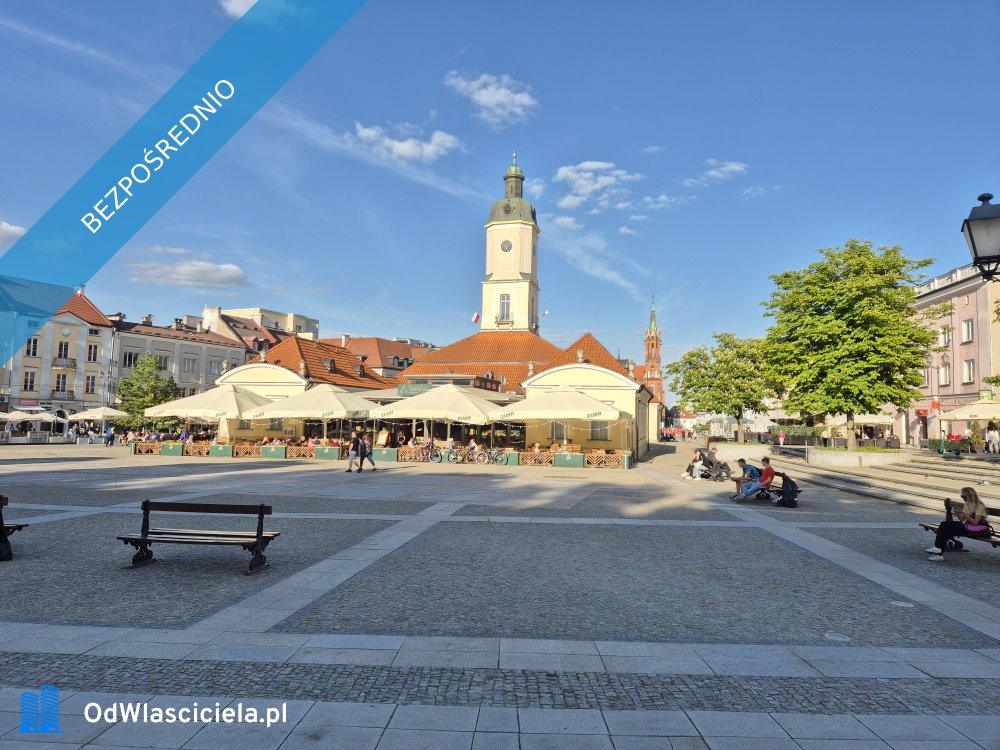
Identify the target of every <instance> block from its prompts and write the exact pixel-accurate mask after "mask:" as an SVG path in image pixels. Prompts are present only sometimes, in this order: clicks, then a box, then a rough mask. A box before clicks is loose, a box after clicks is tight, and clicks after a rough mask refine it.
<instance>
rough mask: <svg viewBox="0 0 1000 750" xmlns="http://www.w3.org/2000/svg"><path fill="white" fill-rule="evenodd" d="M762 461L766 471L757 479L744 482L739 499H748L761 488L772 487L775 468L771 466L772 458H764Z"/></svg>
mask: <svg viewBox="0 0 1000 750" xmlns="http://www.w3.org/2000/svg"><path fill="white" fill-rule="evenodd" d="M760 462H761V463H762V464H764V471H762V472H761V474H760V476H759V477H757V478H756V479H751V480H750V481H749V482H745V483H744V484H743V488H742V490H740V492H739V498H738V499H740V500H746V499H747V498H749V497H752V496H753V494H754V493H756V492H758V491H759V490H761V489H768V490H769V489H771V482H773V481H774V469H772V468H771V459H769V458H762V459H761V460H760ZM751 468H753V467H751Z"/></svg>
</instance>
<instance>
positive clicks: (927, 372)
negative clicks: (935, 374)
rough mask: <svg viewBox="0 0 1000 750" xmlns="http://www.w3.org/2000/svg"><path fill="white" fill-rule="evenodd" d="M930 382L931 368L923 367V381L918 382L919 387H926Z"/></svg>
mask: <svg viewBox="0 0 1000 750" xmlns="http://www.w3.org/2000/svg"><path fill="white" fill-rule="evenodd" d="M930 384H931V368H929V367H925V368H924V382H923V383H921V384H920V387H921V388H926V387H927V386H929V385H930Z"/></svg>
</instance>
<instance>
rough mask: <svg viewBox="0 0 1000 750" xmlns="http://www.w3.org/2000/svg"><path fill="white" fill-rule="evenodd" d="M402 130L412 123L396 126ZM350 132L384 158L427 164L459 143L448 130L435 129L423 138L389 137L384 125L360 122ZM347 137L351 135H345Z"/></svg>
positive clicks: (456, 147)
mask: <svg viewBox="0 0 1000 750" xmlns="http://www.w3.org/2000/svg"><path fill="white" fill-rule="evenodd" d="M399 128H400V129H401V130H402V131H404V132H405V131H408V130H410V129H412V126H409V125H405V124H404V125H402V126H399ZM354 132H355V135H354V136H353V137H356V138H357V139H358V140H359V141H360V142H361V143H363V144H364V145H365V146H367V147H368V148H370V149H371V150H372V151H373V152H374V153H375V154H377V155H379V156H381V157H383V158H388V159H396V160H398V161H405V162H412V161H419V162H423V163H424V164H430V163H431V162H434V161H437V160H438V159H440V158H441V157H442V156H445V155H446V154H447V153H448V152H449V151H454V150H455V149H461V148H462V142H461V141H460V140H458V138H456V137H455V136H453V135H452V134H451V133H446V132H444V131H443V130H435V131H434V132H433V133H431V137H430V138H428V139H427V140H425V141H422V140H420V139H419V138H415V137H412V136H411V137H410V138H393V137H392V136H391V135H390V134H389V133H388V131H387V130H386V129H385V128H382V127H379V126H378V125H371V126H366V125H362V124H361V123H360V122H356V123H354ZM348 137H351V136H348Z"/></svg>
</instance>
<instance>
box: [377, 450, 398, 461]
mask: <svg viewBox="0 0 1000 750" xmlns="http://www.w3.org/2000/svg"><path fill="white" fill-rule="evenodd" d="M398 457H399V450H398V449H397V448H372V458H374V459H375V463H378V462H379V461H396V460H398Z"/></svg>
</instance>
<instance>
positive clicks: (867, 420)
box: [826, 414, 896, 427]
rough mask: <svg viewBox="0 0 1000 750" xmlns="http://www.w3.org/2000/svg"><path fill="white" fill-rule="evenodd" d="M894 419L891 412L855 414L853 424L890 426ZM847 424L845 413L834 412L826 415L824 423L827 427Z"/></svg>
mask: <svg viewBox="0 0 1000 750" xmlns="http://www.w3.org/2000/svg"><path fill="white" fill-rule="evenodd" d="M895 421H896V420H895V419H894V418H893V416H892V415H891V414H855V415H854V424H855V425H878V426H882V427H888V426H891V425H892V424H893V423H894V422H895ZM846 424H847V415H846V414H834V415H833V416H829V415H828V416H827V418H826V425H827V426H828V427H843V426H845V425H846Z"/></svg>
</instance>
